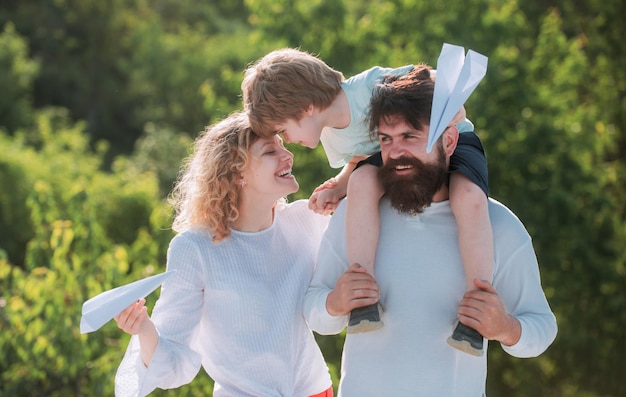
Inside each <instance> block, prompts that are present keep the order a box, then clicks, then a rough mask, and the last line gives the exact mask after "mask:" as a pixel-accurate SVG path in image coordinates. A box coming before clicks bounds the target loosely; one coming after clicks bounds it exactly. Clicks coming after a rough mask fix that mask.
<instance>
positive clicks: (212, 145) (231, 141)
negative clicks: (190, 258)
mask: <svg viewBox="0 0 626 397" xmlns="http://www.w3.org/2000/svg"><path fill="white" fill-rule="evenodd" d="M258 139H259V137H258V135H256V134H255V133H254V132H253V131H252V129H251V128H250V124H249V121H248V117H247V115H246V114H245V113H243V112H235V113H233V114H231V115H230V116H228V117H227V118H225V119H224V120H222V121H220V122H218V123H216V124H214V125H211V126H209V127H207V128H205V130H204V131H203V132H202V133H201V134H200V135H199V136H198V137H197V138H196V140H195V143H194V152H193V153H192V154H191V155H190V156H189V157H188V158H187V159H186V160H185V162H184V164H183V167H182V169H181V174H180V176H179V178H178V180H177V182H176V185H175V187H174V190H173V192H172V194H171V195H170V202H171V203H172V205H173V206H174V209H175V217H174V222H173V226H172V227H173V229H174V230H175V231H177V232H179V233H180V232H183V231H185V230H187V229H190V228H192V227H197V228H202V229H206V230H208V231H210V232H211V233H212V234H213V241H215V242H217V241H220V240H223V239H225V238H227V237H228V236H230V225H231V224H232V222H233V221H234V220H235V219H237V217H238V216H239V210H238V207H237V206H238V201H239V194H240V190H239V187H238V185H236V184H235V183H233V181H234V180H235V179H237V178H240V176H241V172H242V171H243V170H245V169H246V167H247V166H248V159H249V149H250V147H251V146H252V144H254V142H256V141H257V140H258Z"/></svg>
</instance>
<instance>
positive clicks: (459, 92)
mask: <svg viewBox="0 0 626 397" xmlns="http://www.w3.org/2000/svg"><path fill="white" fill-rule="evenodd" d="M486 73H487V57H486V56H484V55H482V54H479V53H477V52H475V51H472V50H469V51H468V52H467V57H466V56H465V49H464V48H463V47H459V46H456V45H452V44H448V43H444V44H443V47H442V48H441V54H440V55H439V59H437V77H436V78H435V92H434V95H433V107H432V110H431V113H430V130H429V133H428V147H427V148H426V150H427V152H428V153H430V151H431V150H432V148H433V145H434V144H435V142H436V141H437V139H439V137H440V136H441V134H443V132H444V131H445V129H446V127H447V126H448V124H449V123H450V121H452V118H453V117H454V115H455V114H456V113H457V112H458V111H459V110H460V109H461V106H463V104H464V103H465V101H467V98H469V96H470V95H471V93H472V92H473V91H474V89H475V88H476V86H478V83H480V81H481V80H482V79H483V77H485V74H486Z"/></svg>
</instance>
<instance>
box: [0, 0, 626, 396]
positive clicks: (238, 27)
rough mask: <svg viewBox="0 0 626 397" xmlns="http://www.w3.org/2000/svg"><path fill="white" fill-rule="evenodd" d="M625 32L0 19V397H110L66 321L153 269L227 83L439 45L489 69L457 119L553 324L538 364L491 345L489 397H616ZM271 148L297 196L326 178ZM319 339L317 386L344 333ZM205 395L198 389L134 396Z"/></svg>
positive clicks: (612, 13) (561, 20) (435, 17)
mask: <svg viewBox="0 0 626 397" xmlns="http://www.w3.org/2000/svg"><path fill="white" fill-rule="evenodd" d="M625 19H626V2H624V1H623V0H605V1H600V0H579V1H576V2H566V1H555V0H547V1H537V0H531V1H520V0H463V1H461V0H439V1H425V0H391V1H386V0H378V1H361V0H289V1H288V0H221V1H220V0H207V1H192V0H151V1H148V0H134V1H130V0H37V1H36V0H3V1H2V3H0V356H1V357H2V359H1V360H0V396H63V397H66V396H111V395H113V378H114V374H115V370H116V368H117V365H118V364H119V361H120V360H121V358H122V355H123V352H124V350H125V347H126V344H127V342H128V336H127V335H125V334H122V333H121V332H120V331H119V330H117V328H116V327H115V324H114V323H112V322H111V323H109V324H107V325H106V326H105V327H103V328H102V329H101V330H99V331H98V332H95V333H92V334H87V335H81V334H80V333H79V328H78V325H79V320H80V312H81V305H82V303H83V302H84V301H85V300H86V299H88V298H89V297H92V296H94V295H95V294H97V293H99V292H101V291H103V290H106V289H109V288H112V287H115V286H118V285H121V284H124V283H127V282H130V281H133V280H136V279H137V278H140V277H144V276H148V275H151V274H155V273H158V272H161V271H163V270H164V267H165V251H166V249H167V244H168V242H169V240H170V238H171V237H172V235H173V233H172V231H171V228H170V221H171V209H170V208H169V207H168V206H167V204H166V201H165V198H166V196H167V194H168V192H169V190H170V188H171V186H172V182H173V180H174V179H175V177H176V174H177V172H178V169H179V166H180V163H181V160H182V159H183V158H184V157H185V155H186V154H187V153H188V151H189V148H190V144H191V142H192V140H193V138H194V137H195V135H196V134H197V133H198V132H199V131H201V130H202V129H203V128H204V126H205V125H207V124H210V123H212V122H214V121H216V120H218V119H220V118H222V117H224V116H225V115H227V114H228V113H230V112H231V111H233V110H235V109H239V108H240V105H241V95H240V83H241V79H242V76H243V74H242V72H243V70H244V69H245V67H246V65H248V64H249V63H250V62H253V61H254V60H256V59H258V58H259V57H261V56H263V55H264V54H265V53H267V52H269V51H271V50H273V49H277V48H281V47H286V46H289V47H300V48H302V49H304V50H306V51H309V52H312V53H315V54H319V55H320V56H321V57H322V59H324V60H325V61H326V62H327V63H328V64H329V65H331V66H332V67H334V68H336V69H338V70H341V71H342V72H343V73H344V75H345V76H346V77H349V76H351V75H353V74H356V73H357V72H359V71H361V70H364V69H366V68H368V67H370V66H373V65H383V66H401V65H404V64H408V63H419V62H424V63H428V64H431V65H433V66H434V65H436V61H437V56H438V54H439V51H440V49H441V46H442V44H443V43H444V42H448V43H452V44H457V45H461V46H463V47H465V48H466V49H467V48H471V49H473V50H475V51H478V52H480V53H483V54H485V55H487V56H488V57H489V67H488V71H487V76H486V77H485V79H484V80H483V82H482V83H481V84H480V85H479V87H478V88H477V90H476V91H475V93H474V94H473V95H472V97H471V98H470V99H469V101H468V102H467V103H466V110H467V113H468V116H469V118H470V119H471V120H472V121H473V122H474V124H475V125H476V129H477V132H478V134H479V136H480V137H481V138H482V139H483V142H484V144H485V147H486V150H487V155H488V158H489V167H490V186H491V193H492V196H493V197H494V198H496V199H498V200H500V201H502V202H504V203H505V204H506V205H508V206H509V207H510V208H511V209H513V210H514V211H515V212H516V213H517V215H518V216H519V217H520V219H521V220H522V221H523V222H524V224H525V225H526V227H527V228H528V230H529V232H530V233H531V235H532V236H533V238H534V243H535V247H536V250H537V254H538V257H539V261H540V266H541V272H542V281H543V286H544V288H545V291H546V294H547V296H548V299H549V301H550V303H551V305H552V307H553V309H554V311H555V313H556V315H557V318H558V322H559V327H560V329H559V335H558V337H557V339H556V341H555V343H554V344H553V345H552V346H551V347H550V348H549V349H548V351H547V352H546V353H545V354H543V355H542V356H541V357H539V358H536V359H529V360H522V359H515V358H512V357H509V356H507V355H505V354H504V353H503V351H502V349H501V348H500V347H499V346H497V344H492V346H491V349H490V351H489V360H490V361H489V375H488V380H487V383H488V385H487V388H488V394H489V395H491V396H529V397H530V396H533V397H534V396H564V397H569V396H572V397H573V396H576V397H581V396H582V397H601V396H602V397H610V396H612V397H617V396H623V395H626V381H625V379H624V368H625V366H624V359H623V355H624V352H626V332H625V329H626V265H625V262H626V250H625V249H624V246H625V242H626V176H625V172H626V160H625V159H626V43H625V42H626V40H625V38H626V32H625V29H624V20H625ZM291 149H292V150H293V151H294V152H295V155H296V167H295V170H294V173H295V174H296V175H297V177H298V180H299V182H300V184H301V191H300V192H299V193H298V194H297V195H294V197H293V198H294V199H295V198H306V197H308V195H309V194H310V193H311V191H312V190H313V189H314V187H315V186H317V185H318V184H319V183H321V182H322V181H324V180H325V179H326V178H328V177H330V176H332V175H334V173H335V171H334V170H331V169H330V168H329V167H328V165H327V162H326V160H325V156H324V154H323V152H322V151H321V148H317V149H316V150H310V149H306V148H300V147H291ZM156 296H158V293H155V294H152V295H151V296H150V298H149V306H150V307H152V306H151V305H152V304H153V303H154V300H155V299H156ZM319 341H320V344H321V345H322V348H323V350H324V354H325V356H326V359H327V361H328V363H329V366H330V368H331V371H332V373H333V377H334V380H335V382H336V381H337V378H338V376H339V367H340V354H341V345H342V336H336V337H319ZM211 390H212V382H211V380H210V378H209V377H208V376H207V375H206V374H204V372H203V371H201V373H200V374H199V375H198V377H197V378H196V380H195V381H194V382H193V383H191V384H190V385H187V386H185V387H182V388H180V389H177V390H174V391H171V392H165V391H157V392H155V393H154V394H153V395H155V396H161V395H176V396H198V395H210V394H211Z"/></svg>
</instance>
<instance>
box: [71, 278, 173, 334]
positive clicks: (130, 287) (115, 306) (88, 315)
mask: <svg viewBox="0 0 626 397" xmlns="http://www.w3.org/2000/svg"><path fill="white" fill-rule="evenodd" d="M175 271H176V270H170V271H167V272H165V273H161V274H157V275H155V276H151V277H147V278H144V279H142V280H138V281H135V282H132V283H130V284H126V285H123V286H121V287H117V288H113V289H110V290H108V291H104V292H102V293H100V294H98V295H96V296H94V297H93V298H91V299H89V300H88V301H86V302H85V303H83V311H82V314H83V316H82V317H81V319H80V333H81V334H86V333H88V332H93V331H97V330H98V329H100V327H102V326H103V325H104V324H106V323H107V322H108V321H109V320H111V319H112V318H113V317H115V316H117V315H118V314H119V313H120V312H121V311H122V310H124V309H126V308H127V307H128V306H130V304H131V303H133V302H135V301H137V300H138V299H141V298H145V297H146V296H148V294H149V293H151V292H152V291H154V290H155V289H157V287H158V286H159V285H161V283H162V282H163V281H164V280H165V279H166V278H167V277H169V276H171V275H172V273H174V272H175Z"/></svg>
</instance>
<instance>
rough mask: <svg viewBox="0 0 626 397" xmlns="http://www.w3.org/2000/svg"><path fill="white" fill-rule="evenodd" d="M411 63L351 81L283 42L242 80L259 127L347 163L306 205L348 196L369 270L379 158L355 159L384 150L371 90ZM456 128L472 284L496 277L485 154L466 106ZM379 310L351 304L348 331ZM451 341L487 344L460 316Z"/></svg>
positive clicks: (359, 251) (355, 254)
mask: <svg viewBox="0 0 626 397" xmlns="http://www.w3.org/2000/svg"><path fill="white" fill-rule="evenodd" d="M412 69H413V65H408V66H404V67H400V68H396V69H391V68H382V67H373V68H371V69H368V70H366V71H364V72H362V73H359V74H357V75H356V76H353V77H351V78H350V79H347V80H346V79H345V78H344V76H343V74H342V73H341V72H339V71H336V70H334V69H332V68H331V67H329V66H328V65H327V64H326V63H325V62H323V61H322V60H321V59H319V58H317V57H315V56H313V55H311V54H309V53H306V52H303V51H300V50H297V49H281V50H277V51H273V52H271V53H269V54H267V55H266V56H264V57H263V58H261V59H260V60H258V61H257V62H256V63H254V64H253V65H251V66H250V67H249V68H248V69H247V70H246V72H245V77H244V79H243V82H242V91H243V101H244V109H245V110H246V111H247V113H248V115H249V118H250V124H251V126H252V129H253V130H254V131H255V132H257V133H258V134H260V135H273V134H282V135H283V138H284V140H285V141H286V142H291V143H298V144H300V145H303V146H306V147H309V148H315V147H316V146H317V145H318V144H319V142H320V141H321V143H322V146H323V147H324V150H325V152H326V155H327V157H328V160H329V163H330V165H331V167H333V168H339V167H343V168H342V170H341V172H339V174H338V175H337V176H336V177H335V178H333V179H332V180H330V181H327V182H325V183H324V184H322V185H321V186H319V187H318V188H317V189H315V191H314V193H313V194H312V195H311V198H310V199H309V207H310V208H311V209H313V210H315V211H316V212H320V213H327V214H328V213H331V212H332V211H333V210H334V209H335V208H336V207H337V204H338V202H339V201H340V200H341V199H342V198H344V197H346V196H347V197H349V202H348V206H347V216H346V228H347V249H348V258H349V260H350V263H358V264H359V265H361V266H362V267H364V268H365V269H366V270H367V271H368V272H369V273H370V274H372V275H374V259H375V256H376V246H377V243H378V234H379V219H378V202H379V200H380V198H381V197H382V196H383V194H384V191H383V189H382V187H381V184H380V182H379V181H378V177H377V167H376V160H368V161H365V162H364V163H361V164H359V167H358V168H357V163H359V162H360V161H362V160H365V159H367V158H368V156H372V155H374V154H378V155H379V152H380V147H379V144H378V140H377V139H374V138H371V137H370V135H369V130H368V124H367V117H368V110H369V103H370V98H371V96H372V90H373V89H374V87H375V85H376V84H377V83H379V82H381V81H382V79H383V78H384V77H385V76H388V75H398V76H399V75H404V74H406V73H408V72H409V71H411V70H412ZM433 78H434V76H433ZM457 122H458V124H456V123H457ZM451 127H452V128H458V129H459V132H462V134H460V136H461V137H462V138H459V144H458V148H457V150H456V151H455V154H454V155H453V156H452V160H451V163H450V181H449V183H450V205H451V207H452V211H453V213H454V216H455V218H456V221H457V224H458V229H459V246H460V251H461V258H462V260H463V264H464V270H465V277H466V291H470V290H474V289H477V287H476V286H475V285H474V280H475V279H479V280H488V281H491V279H492V268H493V236H492V231H491V225H490V221H489V215H488V212H487V194H488V184H487V179H488V177H487V159H486V157H485V153H484V151H483V148H482V144H481V143H480V140H479V139H478V136H477V135H476V134H474V132H473V125H472V124H471V123H470V122H469V120H467V119H465V114H464V109H460V111H459V113H458V114H457V117H456V119H455V120H454V121H453V122H452V123H451ZM372 157H374V156H372ZM361 165H362V166H361ZM356 298H357V299H358V297H356ZM380 310H381V307H380V304H377V305H370V306H365V307H362V308H359V309H355V310H353V311H352V312H351V314H350V320H349V324H348V329H347V332H348V333H356V332H367V331H372V330H376V329H379V328H380V327H382V326H383V323H382V321H381V312H380ZM448 343H449V344H450V345H452V346H453V347H455V348H458V349H460V350H463V351H465V352H467V353H470V354H473V355H478V356H480V355H482V354H483V351H484V350H483V337H482V335H480V334H479V333H478V332H477V331H475V330H474V329H472V328H470V327H467V326H465V325H464V324H462V323H460V322H457V324H456V326H455V328H454V330H453V332H452V335H451V336H450V337H449V338H448Z"/></svg>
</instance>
